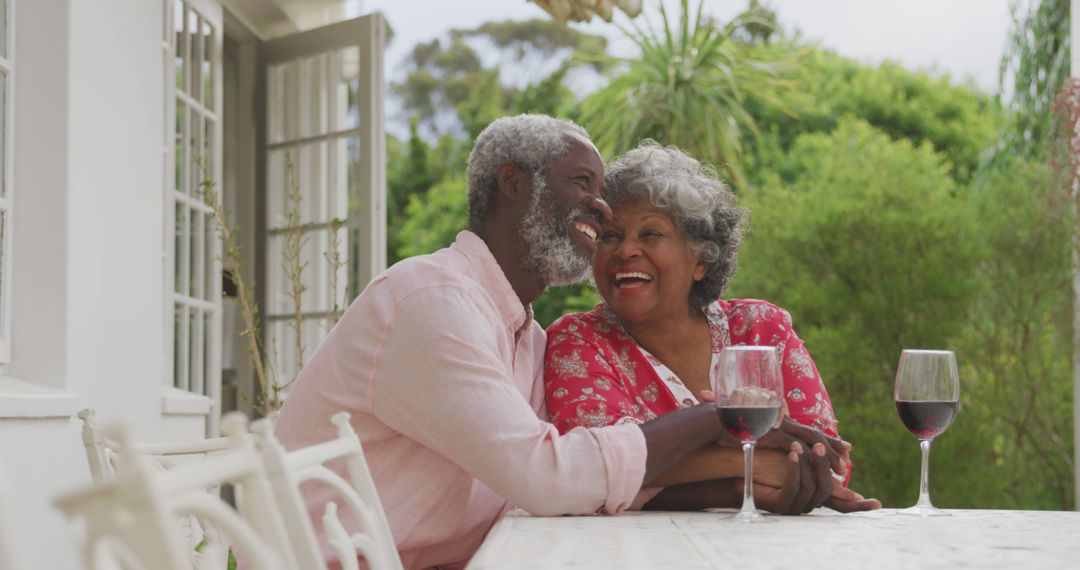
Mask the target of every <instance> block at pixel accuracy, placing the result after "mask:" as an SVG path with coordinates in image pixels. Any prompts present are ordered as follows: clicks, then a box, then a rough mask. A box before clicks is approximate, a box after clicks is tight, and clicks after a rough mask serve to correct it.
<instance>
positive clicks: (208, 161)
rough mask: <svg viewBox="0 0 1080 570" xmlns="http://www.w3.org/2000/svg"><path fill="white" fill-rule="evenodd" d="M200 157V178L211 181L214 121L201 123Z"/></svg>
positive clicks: (212, 174) (212, 172) (212, 173)
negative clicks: (201, 171) (201, 161)
mask: <svg viewBox="0 0 1080 570" xmlns="http://www.w3.org/2000/svg"><path fill="white" fill-rule="evenodd" d="M201 156H202V160H203V169H202V170H203V175H202V178H211V179H212V178H213V176H214V121H212V120H210V119H206V120H205V121H203V132H202V153H201ZM200 195H201V194H200Z"/></svg>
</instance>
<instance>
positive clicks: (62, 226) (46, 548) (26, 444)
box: [0, 0, 205, 569]
mask: <svg viewBox="0 0 1080 570" xmlns="http://www.w3.org/2000/svg"><path fill="white" fill-rule="evenodd" d="M162 4H163V3H162V2H160V1H154V0H96V1H94V2H86V1H83V0H18V3H17V13H16V29H15V36H16V41H17V44H16V55H15V61H16V76H15V77H16V83H15V86H16V94H15V97H16V98H15V105H16V124H15V131H14V133H15V176H16V184H15V188H14V198H13V203H14V204H15V206H14V208H15V210H14V212H15V217H14V228H15V229H14V231H15V232H16V234H15V242H14V246H15V254H14V256H13V259H14V263H15V269H14V284H13V287H14V288H13V295H14V296H13V302H14V307H15V314H14V321H13V323H14V324H13V326H14V330H13V333H12V339H13V340H12V342H13V344H12V364H11V365H10V366H9V367H8V369H7V370H5V371H3V372H2V373H0V376H3V378H0V470H2V471H3V472H4V473H3V475H4V477H3V478H4V479H6V480H7V481H8V482H9V483H10V487H11V489H8V491H9V493H8V494H9V495H11V496H10V497H9V498H10V499H11V500H10V501H9V503H11V505H10V506H11V507H12V508H13V510H14V511H15V512H16V513H18V518H17V520H18V521H19V522H20V524H19V525H18V527H17V528H16V532H17V533H19V535H20V536H19V537H18V538H19V544H20V545H22V546H23V547H24V548H23V550H24V552H23V553H22V554H23V555H24V557H26V558H27V559H28V560H29V561H30V563H31V567H33V568H50V569H51V568H58V569H64V568H78V567H79V566H78V564H76V556H75V550H74V545H73V544H72V543H71V541H70V539H69V537H70V532H69V530H68V527H67V525H66V523H65V522H64V521H63V519H62V517H61V516H60V515H59V514H58V512H57V511H56V510H55V509H53V508H52V506H51V504H50V501H51V499H52V497H54V496H56V495H57V494H58V493H60V492H62V491H65V490H69V489H71V488H73V487H77V486H80V485H84V484H86V483H88V482H89V480H90V477H89V471H88V468H87V463H86V459H85V455H84V454H83V450H82V443H81V440H80V436H79V425H78V424H79V422H78V421H77V420H76V419H74V417H73V416H74V412H75V411H77V409H79V408H80V407H92V408H94V409H95V410H97V414H98V417H99V418H100V420H102V421H103V422H107V421H109V420H115V419H123V420H125V421H127V422H129V423H130V424H132V425H133V426H134V427H135V433H136V434H137V435H138V436H139V437H140V438H145V439H148V440H149V439H185V438H196V437H201V436H203V435H204V433H203V432H204V429H205V427H204V426H205V423H204V421H205V417H204V416H203V415H187V416H184V415H180V416H168V417H163V415H162V413H161V410H162V394H163V377H164V366H165V363H166V362H167V356H168V355H167V354H165V347H164V336H163V335H164V322H165V319H164V312H163V311H164V307H166V306H167V304H166V302H165V299H164V294H165V291H166V287H165V284H164V283H163V265H162V264H163V239H164V237H165V236H163V226H164V212H163V208H164V190H163V188H162V185H163V179H164V174H163V173H164V157H163V151H162V148H163V136H164V120H165V117H164V112H165V111H164V109H165V106H164V87H163V81H164V71H163V62H162V49H161V41H162V39H161V36H162V15H163V14H162V9H163V6H162ZM169 239H171V236H169ZM39 391H40V394H39V393H38V392H39ZM24 404H25V405H24ZM24 408H25V410H24V411H20V410H23V409H24ZM35 415H37V416H47V417H27V416H35ZM12 489H14V490H15V492H11V490H12Z"/></svg>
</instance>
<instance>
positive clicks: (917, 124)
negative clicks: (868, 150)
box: [745, 47, 1004, 183]
mask: <svg viewBox="0 0 1080 570" xmlns="http://www.w3.org/2000/svg"><path fill="white" fill-rule="evenodd" d="M787 49H788V50H795V49H796V48H795V47H789V48H787ZM798 53H799V57H798V62H799V64H798V65H797V66H795V71H794V73H793V74H792V75H791V76H790V79H791V81H792V82H793V84H794V85H795V88H794V89H789V90H787V91H785V92H783V94H782V95H781V97H782V99H783V105H784V108H785V109H787V111H786V112H780V111H778V110H777V109H776V107H775V106H774V105H772V104H771V102H768V101H758V100H757V99H756V98H755V97H754V96H752V95H751V96H750V97H749V98H748V101H747V107H748V109H749V110H750V113H751V114H753V116H754V117H755V119H756V121H757V123H758V125H759V126H760V130H761V131H762V135H761V136H759V137H757V138H756V139H755V140H754V141H751V142H750V144H749V148H748V151H747V158H746V165H745V168H746V171H747V176H748V177H749V178H750V179H751V181H757V180H759V179H760V178H761V173H764V172H768V171H769V170H771V169H773V168H774V167H775V165H776V163H777V161H778V160H781V159H782V155H783V154H784V153H785V152H786V151H787V150H788V149H789V148H791V145H792V144H793V143H794V141H795V139H796V138H798V137H799V136H800V135H802V134H804V133H811V132H829V131H832V130H833V129H834V128H836V126H837V124H838V123H839V122H840V121H841V120H842V119H843V118H844V117H849V116H850V117H855V118H858V119H862V120H864V121H866V122H867V123H869V124H871V125H873V126H874V127H875V128H877V129H878V130H880V131H882V132H884V133H886V134H888V135H889V136H890V137H891V138H892V139H894V140H904V139H906V140H909V141H911V142H912V143H913V144H915V145H920V144H923V143H929V144H931V145H932V146H933V148H934V150H936V151H937V152H938V153H940V154H941V155H942V157H943V158H944V159H945V160H946V161H947V164H948V165H949V167H950V172H951V173H952V176H953V178H954V179H956V180H957V181H958V182H960V183H965V182H967V181H968V180H970V179H971V176H972V174H973V173H974V172H975V170H976V169H977V168H978V166H979V164H980V161H981V160H982V159H983V154H984V153H985V152H986V149H987V148H988V147H989V146H990V145H991V144H993V142H994V140H995V138H996V137H997V136H998V135H999V133H1000V129H1001V128H1002V126H1003V124H1004V123H1003V114H1002V112H1001V109H1000V106H999V105H998V103H997V102H996V100H995V99H994V98H993V97H991V96H990V95H987V94H985V93H982V92H980V91H979V90H978V89H977V88H975V87H972V86H967V85H957V84H955V83H953V82H952V81H951V80H950V78H949V77H948V76H945V75H932V74H929V73H926V72H922V71H910V70H908V69H905V68H904V67H902V66H900V65H899V64H896V63H893V62H885V63H882V64H880V65H874V66H868V65H865V64H862V63H858V62H856V61H853V60H850V59H847V58H844V57H841V56H839V55H836V54H834V53H832V52H829V51H825V50H818V49H805V48H804V49H800V50H798Z"/></svg>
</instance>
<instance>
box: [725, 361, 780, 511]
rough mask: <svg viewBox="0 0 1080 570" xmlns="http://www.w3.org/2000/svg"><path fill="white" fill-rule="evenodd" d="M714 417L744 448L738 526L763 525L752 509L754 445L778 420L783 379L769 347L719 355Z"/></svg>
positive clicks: (778, 363) (753, 508)
mask: <svg viewBox="0 0 1080 570" xmlns="http://www.w3.org/2000/svg"><path fill="white" fill-rule="evenodd" d="M712 383H713V392H714V393H715V394H716V413H717V414H719V415H720V422H721V423H722V424H723V425H724V428H725V429H727V431H728V433H730V434H731V435H733V436H735V437H736V438H737V439H738V440H739V441H740V442H742V447H743V462H744V478H745V484H744V485H743V503H742V509H741V510H740V511H739V513H738V514H736V515H735V517H734V518H735V520H737V521H740V522H764V521H771V520H773V519H767V518H765V517H763V516H761V515H760V514H758V512H757V509H756V508H755V507H754V494H753V487H754V486H753V481H754V477H753V467H754V442H756V441H757V440H758V438H759V437H761V436H763V435H765V434H766V433H767V432H768V431H769V429H771V428H772V427H773V425H774V424H776V420H777V419H778V418H779V417H780V405H781V402H782V401H783V388H784V383H783V379H782V378H781V376H780V360H779V359H778V358H777V355H776V348H775V347H772V346H728V347H725V348H724V350H722V351H720V355H719V357H718V358H717V361H716V365H715V368H714V369H713V375H712Z"/></svg>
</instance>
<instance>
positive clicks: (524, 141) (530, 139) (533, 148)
mask: <svg viewBox="0 0 1080 570" xmlns="http://www.w3.org/2000/svg"><path fill="white" fill-rule="evenodd" d="M568 133H573V134H577V135H580V136H581V137H583V138H585V139H586V140H591V139H590V138H589V133H587V132H585V129H583V128H581V127H580V126H579V125H578V124H577V123H574V122H573V121H568V120H566V119H556V118H554V117H549V116H547V115H517V116H514V117H503V118H501V119H496V120H495V121H493V122H492V123H491V124H490V125H488V126H487V128H485V129H484V130H483V132H481V133H480V136H478V137H476V144H475V145H474V146H473V149H472V152H471V153H469V166H468V168H467V169H466V175H467V176H468V182H469V229H471V230H473V231H476V230H479V229H480V228H482V227H483V226H484V224H485V223H486V222H487V221H488V219H489V218H490V217H491V211H492V209H493V208H494V206H495V194H496V193H497V192H498V191H499V182H498V172H499V167H501V166H502V165H504V164H513V165H514V166H517V167H518V168H520V169H522V170H524V171H525V172H528V173H529V174H530V175H532V176H533V177H536V176H544V175H546V174H547V167H548V166H549V165H550V164H551V161H553V160H555V159H556V158H558V157H559V156H561V155H562V154H563V153H564V152H566V150H567V148H568V146H569V145H568V142H567V140H566V135H567V134H568Z"/></svg>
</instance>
